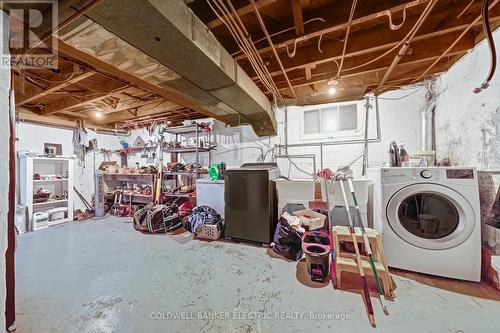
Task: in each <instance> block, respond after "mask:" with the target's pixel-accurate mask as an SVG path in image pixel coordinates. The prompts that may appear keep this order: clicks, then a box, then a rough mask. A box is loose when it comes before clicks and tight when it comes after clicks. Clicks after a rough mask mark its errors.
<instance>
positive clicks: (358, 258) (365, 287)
mask: <svg viewBox="0 0 500 333" xmlns="http://www.w3.org/2000/svg"><path fill="white" fill-rule="evenodd" d="M343 178H344V177H342V178H339V183H340V187H341V189H342V196H343V197H344V204H345V209H346V211H347V219H348V220H349V232H350V234H351V238H352V243H353V245H354V252H355V253H356V262H357V264H358V270H359V277H360V279H361V288H362V289H363V296H364V300H365V304H366V310H367V311H368V320H369V321H370V324H371V325H372V326H373V327H375V326H376V325H375V315H374V314H373V305H372V300H371V298H370V291H369V290H368V284H367V282H366V276H365V271H364V270H363V263H362V261H361V253H360V252H359V247H358V241H357V239H356V231H355V230H354V224H353V221H352V217H351V212H350V211H349V203H348V201H347V196H346V194H345V188H344V181H343Z"/></svg>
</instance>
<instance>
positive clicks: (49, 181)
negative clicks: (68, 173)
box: [33, 178, 68, 183]
mask: <svg viewBox="0 0 500 333" xmlns="http://www.w3.org/2000/svg"><path fill="white" fill-rule="evenodd" d="M67 181H68V179H67V178H61V179H33V183H56V182H67Z"/></svg>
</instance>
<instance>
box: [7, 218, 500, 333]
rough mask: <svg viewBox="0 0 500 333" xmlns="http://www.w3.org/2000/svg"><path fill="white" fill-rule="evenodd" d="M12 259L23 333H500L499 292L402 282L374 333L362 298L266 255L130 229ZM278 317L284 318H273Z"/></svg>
mask: <svg viewBox="0 0 500 333" xmlns="http://www.w3.org/2000/svg"><path fill="white" fill-rule="evenodd" d="M16 256H17V282H16V288H17V312H18V315H17V328H18V329H17V332H21V333H30V332H33V333H34V332H36V333H45V332H64V333H70V332H92V333H94V332H287V333H288V332H306V331H313V330H317V331H318V332H333V331H337V332H364V331H373V332H398V333H399V332H499V330H500V315H499V314H500V302H499V301H496V300H492V299H487V298H492V295H493V294H494V293H493V292H491V291H489V290H488V288H486V289H485V290H483V289H484V288H485V287H484V286H482V285H479V284H468V285H469V287H465V288H464V290H465V292H466V293H469V295H467V294H460V293H457V292H455V291H449V290H446V289H444V288H436V287H433V286H429V285H427V284H425V283H422V282H417V280H418V279H411V278H408V277H403V276H394V278H395V281H396V283H397V285H398V288H397V290H396V293H397V298H396V300H395V301H394V302H391V303H390V304H389V311H390V316H388V317H387V316H384V314H383V313H382V311H381V310H380V305H379V303H378V302H377V301H376V299H375V298H372V300H373V304H374V307H375V315H376V320H377V328H376V329H371V328H370V325H369V323H368V320H367V317H366V313H365V310H364V306H363V303H362V300H361V298H360V296H359V295H358V294H355V293H351V292H346V291H338V290H337V291H335V290H333V289H332V287H331V285H328V286H324V287H322V288H312V287H308V286H305V285H304V284H302V283H300V282H299V281H298V280H297V276H299V278H300V274H297V263H295V262H287V261H284V260H281V259H276V258H272V257H270V256H269V255H268V254H267V249H265V248H260V247H254V246H250V245H242V244H236V243H231V242H220V241H217V242H205V241H198V240H193V239H192V238H191V236H190V235H189V234H181V235H175V236H164V235H160V236H159V235H145V234H141V233H139V232H136V231H134V230H133V228H132V224H131V223H130V222H129V219H119V218H115V217H110V218H106V219H103V220H99V221H88V222H75V223H70V224H66V225H61V226H55V227H51V228H49V229H46V230H41V231H37V232H31V233H28V234H25V235H21V236H19V237H18V246H17V252H16ZM299 266H300V264H299ZM425 279H426V278H424V279H423V280H422V281H424V282H425ZM445 284H448V285H452V286H453V285H460V284H456V283H454V282H452V283H451V284H450V281H449V280H447V282H446V283H445ZM315 287H319V285H316V286H315ZM448 289H449V288H448ZM471 295H475V296H471ZM478 295H483V296H484V297H479V296H478ZM258 312H261V313H264V315H260V316H261V317H265V318H260V319H259V318H257V317H258V316H259V314H258ZM311 312H312V313H314V314H315V316H316V318H315V319H311V318H310V317H309V315H310V313H311ZM216 314H217V315H218V316H219V317H218V318H216V317H214V316H215V315H216ZM174 315H177V316H185V318H184V319H172V316H174ZM275 315H276V316H283V317H284V318H283V319H277V320H271V319H269V318H270V317H274V316H275ZM198 316H201V318H199V317H198ZM318 316H324V318H323V320H318ZM152 317H157V318H159V319H152ZM186 317H187V318H186ZM224 317H226V318H224ZM301 317H302V318H301Z"/></svg>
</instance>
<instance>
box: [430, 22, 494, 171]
mask: <svg viewBox="0 0 500 333" xmlns="http://www.w3.org/2000/svg"><path fill="white" fill-rule="evenodd" d="M494 39H495V43H496V45H497V49H498V47H499V45H500V30H497V31H496V32H495V33H494ZM490 62H491V60H490V51H489V48H488V45H487V43H486V41H482V42H481V43H480V44H479V45H478V46H477V47H476V48H474V49H473V50H471V51H470V53H469V54H468V55H466V56H465V57H463V58H462V59H461V60H460V61H459V62H457V63H456V64H455V65H454V66H453V67H452V68H451V69H450V70H449V71H448V72H447V73H445V74H443V75H441V77H440V78H439V81H438V84H439V85H440V90H441V94H440V96H439V97H438V104H437V108H436V118H435V119H436V120H435V121H436V144H437V153H438V159H439V158H444V157H449V158H450V159H451V161H452V162H453V163H454V164H458V165H470V166H476V167H482V168H488V169H500V68H499V66H498V65H497V71H496V75H495V76H494V78H493V80H492V82H491V85H490V87H489V88H488V89H486V90H483V91H482V92H481V93H479V94H474V93H472V89H474V88H475V87H477V86H479V85H480V84H481V83H483V81H484V79H485V78H486V75H487V73H488V71H489V68H490ZM497 62H498V63H500V53H498V52H497Z"/></svg>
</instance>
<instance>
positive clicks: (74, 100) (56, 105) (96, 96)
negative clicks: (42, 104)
mask: <svg viewBox="0 0 500 333" xmlns="http://www.w3.org/2000/svg"><path fill="white" fill-rule="evenodd" d="M87 87H90V85H87ZM126 87H128V84H124V83H122V82H119V81H115V80H109V81H107V82H105V83H103V84H97V85H95V84H94V85H92V90H93V91H97V92H96V93H90V94H89V95H88V96H87V97H86V96H84V97H82V98H78V97H75V96H73V95H70V94H68V95H67V96H65V97H63V98H61V99H59V100H57V101H55V102H53V103H49V104H47V107H46V108H45V109H43V110H42V111H41V112H40V115H43V116H48V115H51V114H55V113H61V112H64V111H68V110H71V109H74V108H77V107H81V106H84V105H85V104H89V103H93V102H96V101H100V100H101V99H103V98H105V97H107V96H108V95H109V94H111V93H113V92H116V91H118V90H120V89H124V88H126Z"/></svg>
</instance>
